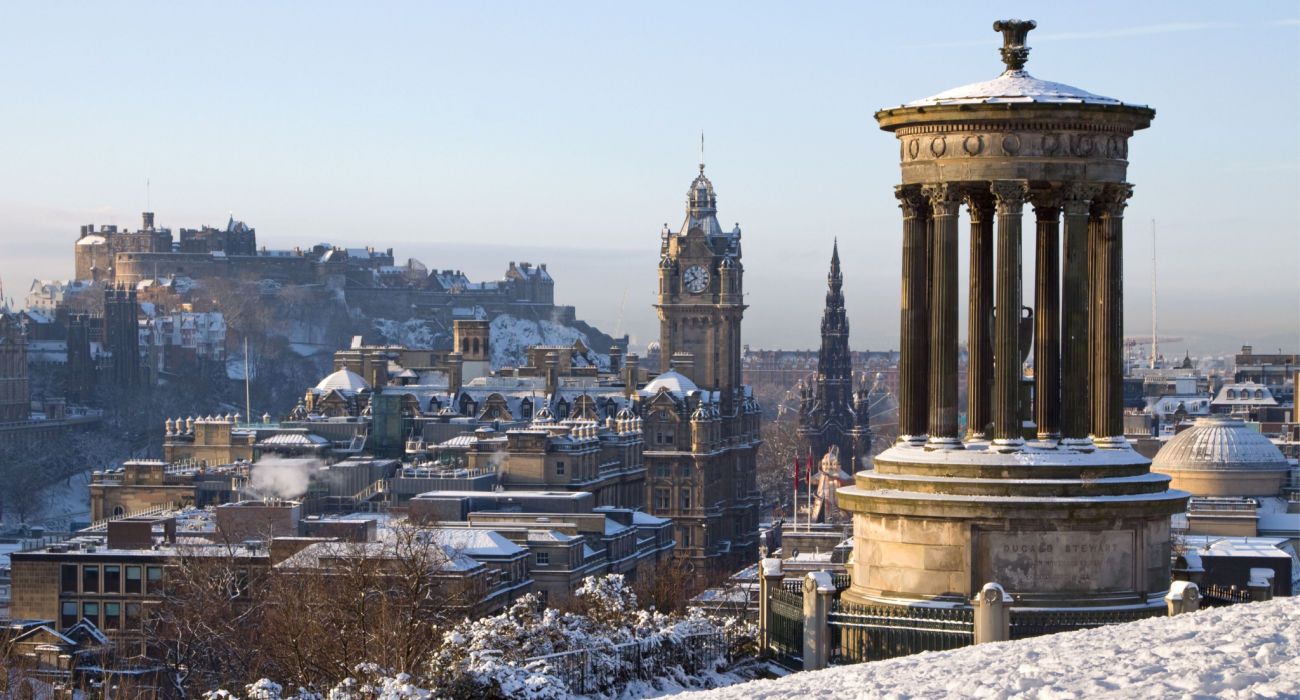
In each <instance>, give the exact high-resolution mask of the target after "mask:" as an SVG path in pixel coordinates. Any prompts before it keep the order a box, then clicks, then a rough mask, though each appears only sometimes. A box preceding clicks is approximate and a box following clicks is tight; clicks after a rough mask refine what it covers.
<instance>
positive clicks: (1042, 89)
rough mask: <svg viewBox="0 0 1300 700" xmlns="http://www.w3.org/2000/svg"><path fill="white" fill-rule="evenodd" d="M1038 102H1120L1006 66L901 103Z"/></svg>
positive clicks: (911, 104)
mask: <svg viewBox="0 0 1300 700" xmlns="http://www.w3.org/2000/svg"><path fill="white" fill-rule="evenodd" d="M1008 102H1013V103H1014V102H1040V103H1066V104H1099V105H1122V104H1124V103H1123V102H1120V101H1119V100H1117V99H1115V98H1113V97H1103V96H1101V95H1094V94H1093V93H1091V92H1088V91H1087V90H1081V89H1079V88H1077V87H1073V86H1071V85H1065V84H1063V83H1054V82H1051V81H1049V80H1039V79H1038V78H1035V77H1034V76H1032V75H1030V74H1029V73H1027V72H1026V71H1023V70H1009V71H1006V72H1005V73H1003V74H1002V75H999V76H998V77H996V78H994V79H992V80H985V81H983V82H978V83H971V84H969V85H962V86H960V87H955V88H952V89H951V90H944V91H943V92H941V93H939V94H937V95H931V96H929V97H927V98H925V99H921V100H916V101H914V102H908V103H907V104H906V105H904V106H905V107H929V106H936V105H959V104H999V103H1008Z"/></svg>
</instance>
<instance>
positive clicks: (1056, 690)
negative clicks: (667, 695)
mask: <svg viewBox="0 0 1300 700" xmlns="http://www.w3.org/2000/svg"><path fill="white" fill-rule="evenodd" d="M681 697H683V698H690V700H697V699H698V700H770V699H774V698H899V699H900V700H901V699H904V698H937V697H971V698H1027V699H1030V698H1040V699H1044V700H1045V699H1047V698H1052V699H1054V700H1061V699H1064V698H1156V697H1160V698H1210V697H1216V698H1297V697H1300V598H1280V599H1277V600H1274V601H1272V602H1268V603H1250V604H1245V605H1235V606H1232V607H1226V608H1216V609H1212V610H1203V611H1201V612H1198V613H1195V614H1191V615H1182V616H1179V617H1173V618H1169V617H1162V618H1152V619H1149V620H1143V621H1140V622H1133V623H1129V624H1124V625H1112V626H1110V627H1100V628H1097V629H1090V630H1081V631H1079V632H1069V633H1064V634H1056V635H1050V636H1045V637H1037V638H1034V639H1024V640H1020V641H1015V642H1004V643H1000V644H982V645H979V646H973V647H966V648H964V649H956V650H953V651H946V652H938V653H926V654H918V655H916V656H909V657H904V658H898V659H890V660H888V661H877V662H875V663H867V664H858V665H855V666H841V667H837V668H832V669H827V670H825V671H815V672H809V673H796V674H793V675H791V676H788V677H785V678H781V679H778V680H767V681H753V682H750V683H741V684H739V685H734V686H730V687H727V688H722V689H719V690H711V691H704V692H699V693H691V694H688V695H683V696H681Z"/></svg>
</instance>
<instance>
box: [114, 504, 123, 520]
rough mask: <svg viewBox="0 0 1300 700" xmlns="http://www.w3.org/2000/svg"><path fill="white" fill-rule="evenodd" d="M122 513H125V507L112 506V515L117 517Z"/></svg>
mask: <svg viewBox="0 0 1300 700" xmlns="http://www.w3.org/2000/svg"><path fill="white" fill-rule="evenodd" d="M123 515H126V509H125V508H123V507H122V506H113V516H114V517H119V518H120V517H121V516H123Z"/></svg>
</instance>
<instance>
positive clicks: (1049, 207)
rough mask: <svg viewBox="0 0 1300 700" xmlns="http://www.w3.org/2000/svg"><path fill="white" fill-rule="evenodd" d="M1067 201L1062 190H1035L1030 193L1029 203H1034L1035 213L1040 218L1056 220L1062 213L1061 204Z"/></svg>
mask: <svg viewBox="0 0 1300 700" xmlns="http://www.w3.org/2000/svg"><path fill="white" fill-rule="evenodd" d="M1064 199H1065V197H1064V195H1063V194H1062V192H1061V190H1059V189H1048V190H1035V191H1034V192H1032V193H1030V195H1029V201H1031V202H1033V203H1034V212H1035V213H1037V214H1038V218H1040V219H1043V218H1047V219H1054V218H1056V215H1057V214H1059V213H1060V212H1061V202H1062V201H1063V200H1064Z"/></svg>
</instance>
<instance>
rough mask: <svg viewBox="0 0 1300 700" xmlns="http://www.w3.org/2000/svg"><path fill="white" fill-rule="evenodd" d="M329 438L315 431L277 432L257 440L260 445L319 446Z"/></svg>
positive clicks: (326, 442)
mask: <svg viewBox="0 0 1300 700" xmlns="http://www.w3.org/2000/svg"><path fill="white" fill-rule="evenodd" d="M328 444H330V441H329V440H326V439H325V438H323V437H321V436H319V435H315V434H313V433H297V432H294V433H277V434H275V435H272V436H271V437H268V438H266V439H263V440H259V441H258V442H257V446H258V447H319V446H321V445H328Z"/></svg>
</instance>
